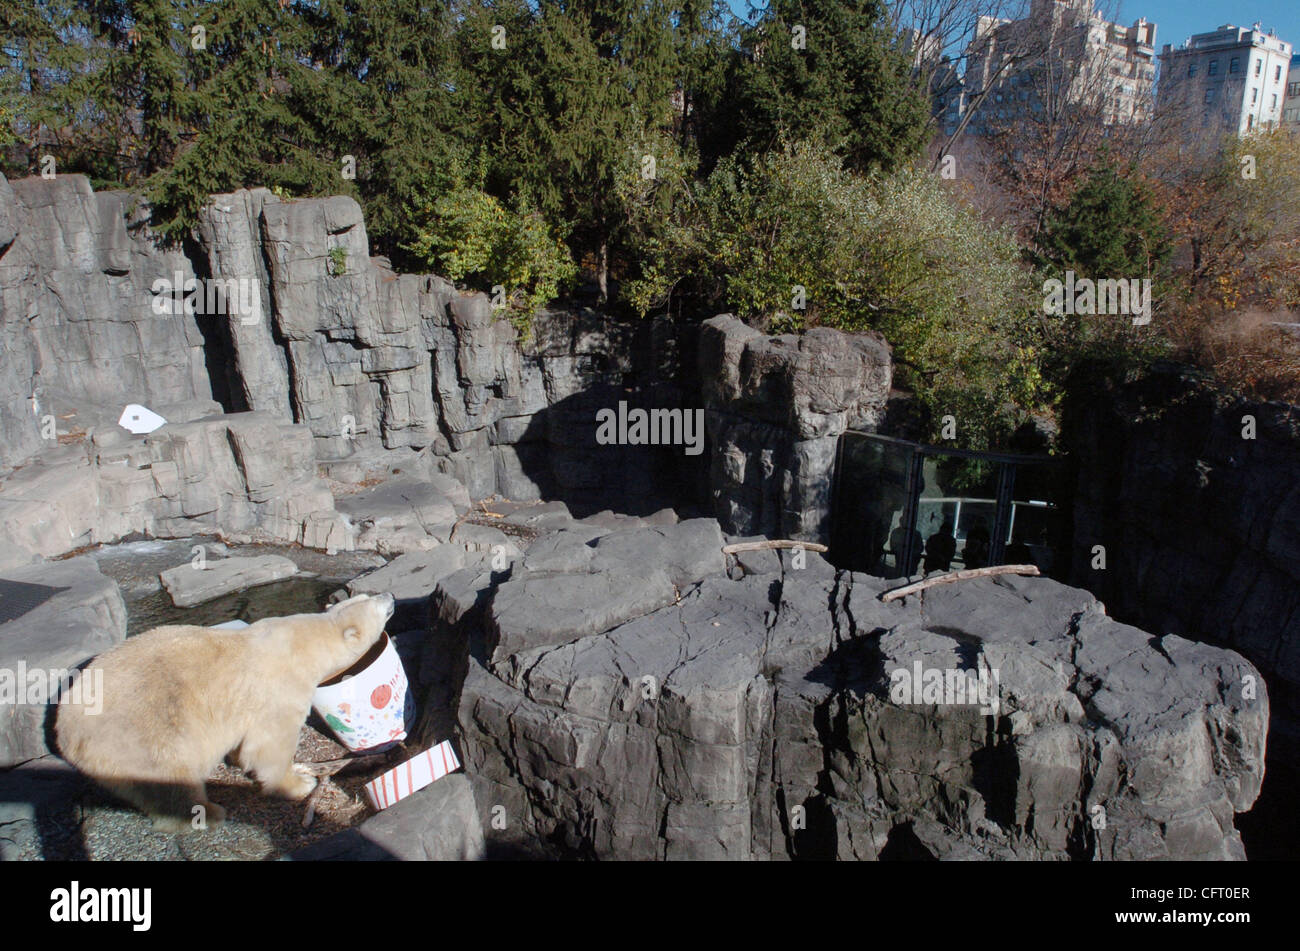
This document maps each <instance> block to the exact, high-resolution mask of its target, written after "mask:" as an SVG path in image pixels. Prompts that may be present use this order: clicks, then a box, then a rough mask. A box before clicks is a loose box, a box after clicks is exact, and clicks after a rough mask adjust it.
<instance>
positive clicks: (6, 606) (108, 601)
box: [0, 556, 126, 768]
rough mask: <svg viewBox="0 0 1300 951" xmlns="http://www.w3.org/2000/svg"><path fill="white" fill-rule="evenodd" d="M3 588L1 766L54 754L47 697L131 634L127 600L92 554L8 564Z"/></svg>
mask: <svg viewBox="0 0 1300 951" xmlns="http://www.w3.org/2000/svg"><path fill="white" fill-rule="evenodd" d="M0 594H3V598H0V610H2V611H4V614H0V618H4V619H5V620H4V621H3V623H0V768H2V767H6V766H13V765H15V764H17V763H21V762H23V761H25V760H29V759H35V758H36V757H38V756H44V755H45V754H46V753H48V752H51V750H50V749H49V744H48V742H47V740H48V739H50V738H52V735H53V734H52V732H50V733H47V730H46V727H47V723H46V719H47V714H49V713H51V712H52V710H53V708H52V707H50V706H49V705H48V703H49V701H50V700H53V699H54V697H55V696H57V689H58V687H59V686H61V685H62V683H63V682H65V681H66V678H67V676H68V675H70V674H71V672H72V671H75V670H76V669H77V668H78V667H80V666H81V665H82V664H84V663H85V662H86V661H88V660H90V659H91V658H92V657H94V656H95V655H97V654H100V653H103V652H104V651H106V650H108V649H109V648H110V647H113V646H114V645H115V644H119V643H121V642H122V641H123V640H124V639H125V638H126V605H125V604H124V603H123V601H122V595H121V594H120V593H119V591H118V589H117V584H116V583H114V581H113V580H112V579H111V578H108V577H106V576H104V575H102V574H100V572H99V568H98V567H97V566H96V564H95V562H94V559H92V558H90V557H88V556H82V557H78V558H70V559H68V560H67V561H59V562H51V563H48V564H39V565H31V566H27V567H22V568H10V569H6V570H4V571H3V572H0ZM15 615H16V616H15ZM51 684H55V691H56V692H55V694H54V695H51V693H50V690H49V687H50V685H51ZM87 700H89V697H87Z"/></svg>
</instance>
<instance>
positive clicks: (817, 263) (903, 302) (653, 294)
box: [629, 145, 1051, 448]
mask: <svg viewBox="0 0 1300 951" xmlns="http://www.w3.org/2000/svg"><path fill="white" fill-rule="evenodd" d="M684 207H687V208H688V209H689V213H688V214H686V215H684V216H682V217H681V218H680V219H679V221H678V222H677V223H676V225H675V226H674V227H673V228H671V229H668V230H667V232H666V237H665V238H664V240H663V241H662V242H661V243H660V244H659V245H657V246H654V247H651V248H649V249H648V253H649V254H650V256H651V258H652V260H651V261H650V262H649V263H648V264H647V265H645V266H643V268H642V271H643V274H645V275H648V277H647V278H646V279H645V280H643V281H642V282H640V283H638V284H635V285H634V286H633V287H632V288H631V291H630V295H629V296H630V297H631V298H632V300H633V301H634V303H636V304H637V306H638V307H639V308H640V309H641V310H642V311H645V310H646V309H647V307H648V305H652V304H653V303H654V302H655V301H658V300H662V299H663V298H664V297H665V296H666V295H667V294H668V293H669V292H671V290H672V289H673V288H674V287H677V286H679V285H682V284H688V285H690V287H691V291H692V293H694V294H695V295H697V296H698V297H700V298H702V299H703V300H704V301H706V302H707V303H708V307H709V309H712V310H713V311H714V312H717V311H718V310H721V309H728V310H730V311H732V312H733V313H735V314H736V315H737V316H739V317H742V318H743V319H745V320H746V321H748V322H750V323H752V324H755V325H756V326H759V327H762V328H763V329H766V330H770V331H775V332H797V331H799V330H802V329H804V328H806V327H810V326H814V325H819V324H820V325H825V326H830V327H835V328H838V329H841V330H847V331H860V330H878V331H880V332H881V333H883V334H884V336H885V337H886V339H888V340H889V342H890V343H891V344H892V345H893V347H894V352H895V361H896V364H897V372H896V376H897V377H898V379H899V380H900V382H901V383H903V384H904V385H906V386H909V387H911V388H912V389H913V391H914V392H915V393H916V395H917V397H918V398H919V399H920V400H921V402H922V403H923V404H924V405H925V406H926V407H927V409H929V411H930V413H931V415H932V417H933V418H934V419H935V420H936V423H935V428H936V429H937V428H938V422H937V420H938V418H939V417H941V416H942V415H945V414H948V413H951V414H953V415H955V416H956V417H957V418H958V421H959V425H958V433H959V436H960V441H961V442H962V443H963V444H964V445H967V446H969V447H970V448H984V447H987V446H988V445H990V444H992V443H995V442H997V441H999V440H1000V439H1001V438H1002V437H1003V436H1005V435H1006V433H1007V431H1008V430H1009V429H1010V428H1011V427H1012V426H1013V425H1014V423H1015V422H1016V421H1017V419H1018V418H1020V416H1022V415H1023V412H1024V411H1027V410H1032V409H1037V408H1040V407H1041V406H1042V405H1044V404H1045V403H1046V402H1047V401H1048V400H1049V398H1050V396H1051V393H1050V387H1049V386H1048V383H1047V381H1046V379H1045V377H1044V376H1043V373H1042V371H1041V361H1042V357H1043V346H1042V340H1041V334H1040V329H1039V321H1038V319H1037V317H1036V316H1035V315H1034V313H1033V311H1034V309H1035V306H1036V300H1037V295H1036V292H1035V290H1034V284H1033V279H1032V275H1031V274H1030V272H1029V271H1028V270H1027V269H1026V268H1025V267H1024V266H1023V265H1022V264H1021V263H1020V254H1019V250H1018V248H1017V246H1016V244H1015V242H1014V240H1013V239H1012V237H1011V236H1010V234H1008V233H1007V232H1005V231H1002V230H999V229H996V228H993V227H991V226H989V225H988V224H986V223H985V222H984V221H983V220H981V219H980V218H979V217H978V216H977V215H976V214H975V213H974V212H973V211H971V210H970V209H968V208H966V207H965V206H963V205H962V204H960V203H959V202H958V201H956V200H955V199H954V198H953V197H952V196H951V195H950V194H949V193H948V191H947V190H946V189H945V187H944V185H943V184H942V182H940V181H939V180H938V179H937V178H936V177H935V176H933V175H930V174H927V173H925V172H922V171H919V170H917V169H913V168H904V169H901V170H899V171H897V172H895V173H893V174H890V175H884V174H874V175H869V176H863V175H858V174H855V173H853V172H850V171H848V170H846V169H844V168H843V167H842V166H841V164H840V161H839V160H838V159H837V158H836V157H835V156H834V155H833V154H832V153H831V152H830V151H829V150H827V149H825V148H822V147H820V146H815V145H803V146H793V145H786V146H785V147H784V148H782V149H781V150H779V151H776V152H771V153H768V154H767V155H764V156H761V157H759V158H757V159H754V160H749V161H746V160H741V159H734V158H733V159H728V160H726V161H724V162H722V163H720V164H719V165H718V167H717V168H716V169H715V170H714V172H713V173H712V174H711V175H710V176H709V178H708V179H707V181H706V182H705V183H704V184H703V185H702V187H701V188H700V189H699V190H698V195H697V198H696V201H695V202H693V203H689V205H687V206H684ZM798 288H802V289H803V294H802V301H800V300H798V299H796V297H797V294H798ZM800 303H802V304H803V305H804V306H803V307H802V308H800V307H799V306H798V305H799V304H800Z"/></svg>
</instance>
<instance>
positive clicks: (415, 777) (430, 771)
mask: <svg viewBox="0 0 1300 951" xmlns="http://www.w3.org/2000/svg"><path fill="white" fill-rule="evenodd" d="M458 769H460V760H458V759H456V752H455V750H453V749H452V748H451V740H443V741H442V742H441V743H439V744H438V745H437V746H435V747H433V748H431V749H427V750H425V751H424V752H423V753H417V754H416V755H415V756H412V757H411V758H410V759H408V760H407V761H406V762H405V763H402V764H400V765H398V766H395V767H393V768H392V769H390V770H389V771H388V772H386V773H384V774H383V775H381V776H377V777H375V778H374V779H372V780H371V781H370V782H368V783H366V798H368V799H369V800H370V804H371V805H372V806H374V807H375V808H376V809H387V808H388V807H389V806H391V805H392V804H393V803H395V802H398V801H400V800H402V799H405V798H406V797H407V796H409V795H410V794H411V793H413V792H417V791H418V790H421V789H423V788H424V787H425V786H427V785H429V784H430V783H432V782H433V781H434V780H437V779H442V777H444V776H446V775H447V774H448V773H451V772H455V771H456V770H458Z"/></svg>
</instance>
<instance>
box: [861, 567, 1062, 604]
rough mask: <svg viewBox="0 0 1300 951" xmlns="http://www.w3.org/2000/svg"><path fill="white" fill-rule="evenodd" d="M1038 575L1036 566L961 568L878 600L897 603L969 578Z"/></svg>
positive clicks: (909, 585)
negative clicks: (927, 589)
mask: <svg viewBox="0 0 1300 951" xmlns="http://www.w3.org/2000/svg"><path fill="white" fill-rule="evenodd" d="M1038 574H1039V571H1038V566H1037V565H991V566H989V567H988V568H963V569H962V570H961V571H950V572H948V573H947V574H942V575H934V576H932V577H930V578H923V579H922V580H920V581H914V582H913V583H912V584H905V585H903V586H902V587H901V588H894V589H892V590H890V591H884V592H881V595H880V600H881V601H897V600H898V599H899V598H905V597H907V596H908V595H909V594H916V593H917V592H918V591H924V590H925V589H926V588H933V587H934V586H935V585H941V584H952V582H954V581H966V580H967V579H969V578H991V577H993V576H994V575H1030V576H1036V575H1038Z"/></svg>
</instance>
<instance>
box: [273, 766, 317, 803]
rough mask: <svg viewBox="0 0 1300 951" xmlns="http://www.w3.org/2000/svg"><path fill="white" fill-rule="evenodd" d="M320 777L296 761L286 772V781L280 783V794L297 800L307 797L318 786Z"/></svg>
mask: <svg viewBox="0 0 1300 951" xmlns="http://www.w3.org/2000/svg"><path fill="white" fill-rule="evenodd" d="M318 782H319V780H318V779H316V777H315V776H314V775H312V773H311V771H310V770H308V769H307V767H305V766H302V765H299V764H298V763H294V764H293V767H292V768H291V769H290V770H289V772H288V773H286V774H285V777H284V781H283V782H281V783H280V789H279V792H280V795H282V796H284V798H286V799H292V800H294V801H297V800H299V799H306V798H307V797H308V796H310V795H311V794H312V790H314V789H315V788H316V785H317V783H318Z"/></svg>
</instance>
